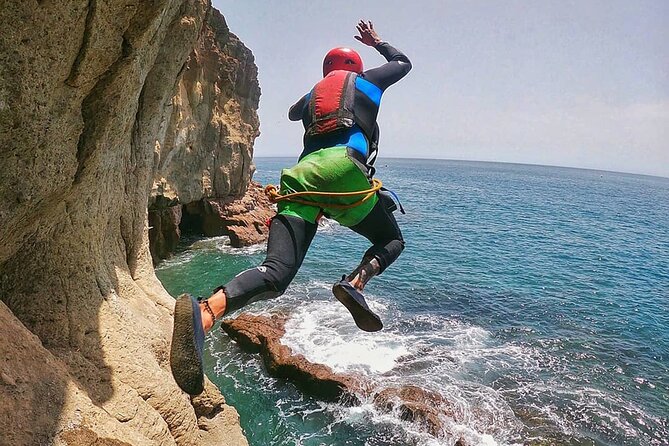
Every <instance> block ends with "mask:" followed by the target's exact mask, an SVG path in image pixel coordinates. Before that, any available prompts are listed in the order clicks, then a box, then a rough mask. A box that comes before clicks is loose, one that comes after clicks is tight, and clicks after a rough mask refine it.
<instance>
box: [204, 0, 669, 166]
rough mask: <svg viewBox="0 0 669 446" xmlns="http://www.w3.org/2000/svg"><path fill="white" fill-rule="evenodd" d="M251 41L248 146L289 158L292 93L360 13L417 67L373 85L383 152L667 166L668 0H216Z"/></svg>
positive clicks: (293, 151)
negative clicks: (257, 94) (252, 121)
mask: <svg viewBox="0 0 669 446" xmlns="http://www.w3.org/2000/svg"><path fill="white" fill-rule="evenodd" d="M213 3H214V6H216V7H217V8H218V9H219V10H220V11H221V12H222V13H223V14H224V16H225V17H226V20H227V22H228V25H229V27H230V30H231V31H232V32H233V33H235V34H236V35H237V36H239V37H240V39H242V41H243V42H244V43H245V44H246V45H247V46H248V47H249V48H250V49H251V50H252V51H253V53H254V55H255V58H256V63H257V65H258V70H259V80H260V86H261V89H262V97H261V100H260V110H259V114H260V121H261V133H262V134H261V136H260V137H259V138H258V139H257V140H256V145H255V155H256V156H295V157H296V156H297V155H299V152H300V148H301V147H300V146H301V140H302V127H301V125H300V124H299V123H294V122H290V121H288V119H287V112H288V108H289V107H290V105H292V104H293V103H294V102H295V101H296V100H297V99H299V98H300V96H302V95H303V94H304V93H306V92H307V91H308V90H309V89H310V88H311V86H312V85H313V84H314V83H315V82H317V81H318V80H319V79H320V76H321V63H322V59H323V56H324V55H325V53H326V52H327V51H328V50H329V49H330V48H332V47H334V46H340V45H346V46H350V47H352V48H354V49H356V50H358V51H359V52H360V54H361V55H362V57H363V60H364V62H365V66H366V67H367V68H370V67H373V66H376V65H380V64H381V63H383V62H384V59H383V58H382V57H381V56H380V55H379V54H378V53H377V52H376V51H375V50H374V49H372V48H369V47H366V46H364V45H362V44H361V43H359V42H357V41H356V40H354V39H353V36H354V35H355V34H356V31H355V24H356V23H357V21H358V19H360V18H363V19H369V20H372V21H373V22H374V25H375V28H376V30H377V32H378V33H379V35H380V36H381V38H382V39H384V40H386V41H388V42H390V43H391V44H393V45H394V46H396V47H397V48H399V49H401V50H402V51H404V52H405V53H406V54H407V56H408V57H409V58H410V59H411V61H412V63H413V66H414V69H413V70H412V71H411V73H409V75H408V76H407V77H406V78H405V79H403V80H402V81H400V83H398V84H396V85H394V86H392V87H391V88H390V89H388V91H387V92H386V94H385V95H384V97H383V100H382V106H381V113H380V115H379V125H380V127H381V141H380V158H383V157H384V156H385V157H416V158H445V159H465V160H483V161H502V162H519V163H530V164H547V165H559V166H573V167H585V168H595V169H604V170H614V171H623V172H635V173H645V174H651V175H660V176H666V177H669V1H660V0H658V1H636V0H635V1H530V0H527V1H513V0H508V1H501V0H500V1H493V0H489V1H482V0H478V1H477V0H472V1H464V0H461V1H446V0H444V1H437V0H430V1H415V2H407V1H380V0H367V1H364V2H360V1H348V0H338V1H336V2H314V1H288V0H285V1H278V0H264V1H261V0H244V1H239V0H214V1H213Z"/></svg>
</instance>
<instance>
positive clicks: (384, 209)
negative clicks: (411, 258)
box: [346, 194, 404, 291]
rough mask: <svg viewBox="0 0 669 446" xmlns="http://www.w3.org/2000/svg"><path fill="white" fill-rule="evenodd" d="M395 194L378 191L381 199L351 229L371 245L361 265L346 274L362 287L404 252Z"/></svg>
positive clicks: (359, 287) (356, 284) (349, 279)
mask: <svg viewBox="0 0 669 446" xmlns="http://www.w3.org/2000/svg"><path fill="white" fill-rule="evenodd" d="M394 204H395V203H394V202H393V201H392V198H390V197H389V196H388V195H385V194H379V201H378V202H377V203H376V205H375V206H374V208H372V210H371V212H370V213H369V214H368V215H367V216H366V217H365V218H364V219H363V220H362V221H361V222H360V223H358V224H357V225H355V226H352V227H351V229H352V230H353V231H355V232H357V233H358V234H360V235H363V236H364V237H366V238H367V239H368V240H369V241H370V242H372V244H373V245H372V246H371V247H370V248H369V249H368V250H367V252H365V254H364V255H363V258H362V261H361V262H360V265H358V267H357V268H356V269H355V270H353V272H351V274H349V275H348V276H347V277H346V280H348V281H349V282H350V283H351V285H353V286H354V287H355V288H356V289H358V290H359V291H362V290H363V289H364V288H365V285H366V284H367V282H368V281H369V280H370V279H371V278H372V277H374V276H376V275H379V274H381V273H382V272H383V271H385V270H386V268H388V267H389V266H390V265H391V264H392V263H393V262H394V261H395V260H396V259H397V258H398V257H399V256H400V254H401V253H402V250H403V249H404V239H403V238H402V232H401V231H400V227H399V225H398V224H397V221H396V220H395V217H394V216H393V212H392V211H393V209H394V208H395V206H394Z"/></svg>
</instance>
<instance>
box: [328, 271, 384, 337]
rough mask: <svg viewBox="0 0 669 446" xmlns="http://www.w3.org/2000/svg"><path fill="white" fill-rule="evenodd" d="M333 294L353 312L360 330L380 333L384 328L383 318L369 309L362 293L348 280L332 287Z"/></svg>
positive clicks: (352, 314)
mask: <svg viewBox="0 0 669 446" xmlns="http://www.w3.org/2000/svg"><path fill="white" fill-rule="evenodd" d="M332 293H334V295H335V297H336V298H337V300H339V302H341V303H342V304H344V306H345V307H346V309H347V310H348V311H350V312H351V316H353V320H354V321H355V325H357V326H358V328H359V329H360V330H363V331H379V330H381V329H382V328H383V322H381V318H380V317H378V316H377V315H376V314H375V313H374V312H373V311H372V310H370V309H369V307H368V306H367V302H365V297H364V296H363V295H362V293H361V292H360V291H358V290H356V289H355V287H354V286H353V285H351V284H350V283H348V281H347V280H346V279H342V280H340V281H339V282H337V283H335V284H334V286H333V287H332Z"/></svg>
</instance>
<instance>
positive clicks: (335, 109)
mask: <svg viewBox="0 0 669 446" xmlns="http://www.w3.org/2000/svg"><path fill="white" fill-rule="evenodd" d="M357 76H358V74H357V73H354V72H351V71H345V70H334V71H331V72H330V73H328V74H327V76H325V77H324V78H323V79H321V80H320V81H319V82H318V83H317V84H316V85H315V86H314V88H313V89H312V90H311V98H310V99H309V118H310V119H309V124H308V126H307V128H306V134H307V135H309V136H314V135H323V134H326V133H331V132H336V131H338V130H343V129H347V128H351V127H353V125H354V124H356V119H355V118H356V116H355V112H354V109H353V106H354V103H355V79H356V77H357Z"/></svg>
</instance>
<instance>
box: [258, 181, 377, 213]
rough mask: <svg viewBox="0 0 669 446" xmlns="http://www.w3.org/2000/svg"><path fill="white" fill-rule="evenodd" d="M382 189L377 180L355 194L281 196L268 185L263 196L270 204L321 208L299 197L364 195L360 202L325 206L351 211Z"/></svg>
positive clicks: (292, 194) (300, 193)
mask: <svg viewBox="0 0 669 446" xmlns="http://www.w3.org/2000/svg"><path fill="white" fill-rule="evenodd" d="M381 188H383V183H381V180H379V179H378V178H374V179H373V180H372V187H371V188H370V189H367V190H361V191H355V192H313V191H304V192H293V193H290V194H285V195H281V194H280V193H279V191H278V190H277V188H276V186H274V185H273V184H268V185H267V187H265V195H267V197H268V198H269V200H270V201H271V202H272V203H278V202H279V201H283V200H288V201H292V202H294V203H300V204H306V205H309V206H317V207H323V203H317V202H314V201H309V200H304V199H302V198H299V197H304V196H307V195H311V196H317V197H329V198H337V197H354V196H356V195H364V196H363V197H362V198H361V199H360V200H358V201H356V202H355V203H351V204H327V205H325V207H329V208H332V209H351V208H354V207H356V206H360V205H361V204H362V203H364V202H365V201H367V200H369V199H370V198H372V197H373V196H374V194H375V193H376V192H378V191H379V190H381Z"/></svg>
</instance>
